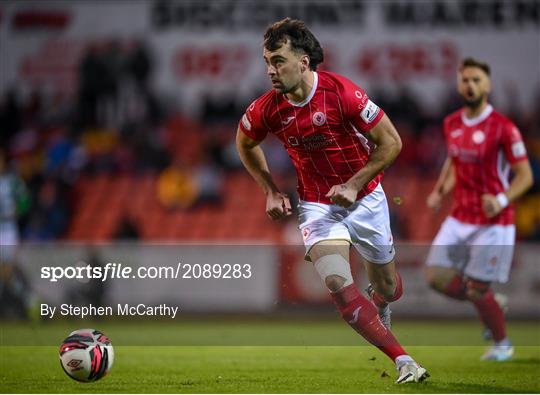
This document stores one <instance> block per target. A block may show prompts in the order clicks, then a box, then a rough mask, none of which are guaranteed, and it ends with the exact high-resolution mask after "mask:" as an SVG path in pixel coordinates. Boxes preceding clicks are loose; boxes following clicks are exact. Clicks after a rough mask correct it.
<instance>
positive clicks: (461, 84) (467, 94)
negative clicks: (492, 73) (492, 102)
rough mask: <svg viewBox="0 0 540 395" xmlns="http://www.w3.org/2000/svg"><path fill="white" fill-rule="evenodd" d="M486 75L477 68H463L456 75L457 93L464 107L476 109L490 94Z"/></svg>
mask: <svg viewBox="0 0 540 395" xmlns="http://www.w3.org/2000/svg"><path fill="white" fill-rule="evenodd" d="M490 89H491V86H490V81H489V77H488V75H487V74H486V73H485V72H484V71H483V70H482V69H480V68H478V67H465V68H464V69H463V70H462V71H460V72H459V73H458V92H459V94H460V96H461V97H462V99H463V100H464V101H465V105H467V106H469V107H478V106H479V105H480V104H481V103H482V102H483V101H484V100H487V96H488V94H489V92H490Z"/></svg>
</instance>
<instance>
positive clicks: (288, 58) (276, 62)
mask: <svg viewBox="0 0 540 395" xmlns="http://www.w3.org/2000/svg"><path fill="white" fill-rule="evenodd" d="M263 57H264V61H265V63H266V67H267V74H268V76H269V77H270V80H271V81H272V86H273V87H274V89H276V90H277V91H278V92H280V93H289V92H292V91H294V90H295V89H296V88H297V87H298V86H299V85H300V83H301V81H302V72H303V71H304V70H305V68H306V59H307V55H303V54H299V53H296V52H294V51H293V50H292V49H291V47H290V43H289V42H287V43H286V44H284V45H282V46H281V47H280V48H278V49H277V50H275V51H269V50H267V49H266V48H265V49H264V52H263ZM308 63H309V62H308Z"/></svg>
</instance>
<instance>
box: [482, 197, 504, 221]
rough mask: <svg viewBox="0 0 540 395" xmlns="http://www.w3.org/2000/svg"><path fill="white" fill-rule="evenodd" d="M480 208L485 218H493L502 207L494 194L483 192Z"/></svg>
mask: <svg viewBox="0 0 540 395" xmlns="http://www.w3.org/2000/svg"><path fill="white" fill-rule="evenodd" d="M482 209H483V210H484V214H485V215H486V217H487V218H493V217H495V216H496V215H498V214H499V213H500V212H501V211H502V209H503V208H502V207H501V204H500V203H499V201H498V200H497V197H496V196H495V195H491V194H489V193H485V194H483V195H482Z"/></svg>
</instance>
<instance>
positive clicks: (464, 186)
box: [444, 105, 527, 225]
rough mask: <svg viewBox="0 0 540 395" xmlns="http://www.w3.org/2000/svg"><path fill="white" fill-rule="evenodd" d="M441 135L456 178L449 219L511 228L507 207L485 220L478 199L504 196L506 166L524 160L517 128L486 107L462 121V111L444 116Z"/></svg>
mask: <svg viewBox="0 0 540 395" xmlns="http://www.w3.org/2000/svg"><path fill="white" fill-rule="evenodd" d="M444 135H445V139H446V145H447V148H448V155H449V156H450V157H451V158H452V162H453V163H454V168H455V175H456V186H455V188H454V201H453V206H452V211H451V215H452V216H453V217H454V218H456V219H458V220H460V221H462V222H465V223H469V224H477V225H482V224H500V225H509V224H513V223H514V210H513V208H512V206H511V205H509V206H508V207H506V208H505V209H504V210H503V211H502V212H501V213H500V214H499V215H497V216H496V217H494V218H491V219H488V218H487V217H486V216H485V214H484V211H483V210H482V195H483V194H485V193H490V194H492V195H497V194H498V193H500V192H504V191H505V190H506V189H507V188H508V185H509V181H508V177H509V173H510V165H511V164H514V163H516V162H518V161H520V160H524V159H527V152H526V150H525V145H524V144H523V139H522V137H521V134H520V132H519V130H518V128H517V127H516V126H515V125H514V124H513V123H512V122H511V121H510V120H509V119H508V118H506V117H504V116H503V115H501V114H499V113H498V112H497V111H495V110H494V109H493V107H492V106H491V105H488V106H487V107H486V109H485V110H484V111H483V112H482V113H481V114H480V115H479V116H477V117H476V118H473V119H468V118H466V116H465V112H464V110H463V109H461V110H459V111H456V112H455V113H453V114H451V115H449V116H447V117H446V118H445V119H444Z"/></svg>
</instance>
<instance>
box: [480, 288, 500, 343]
mask: <svg viewBox="0 0 540 395" xmlns="http://www.w3.org/2000/svg"><path fill="white" fill-rule="evenodd" d="M472 302H473V303H474V306H475V307H476V310H477V311H478V314H479V315H480V319H481V320H482V322H483V323H484V325H485V326H486V327H487V328H489V329H490V330H491V333H492V334H493V340H495V341H496V342H499V341H501V340H504V339H505V338H506V328H505V323H504V313H503V311H502V309H501V307H500V306H499V304H498V303H497V301H496V300H495V298H494V295H493V291H492V290H491V289H490V290H488V291H487V292H486V293H484V294H483V295H482V297H481V298H480V299H476V300H473V301H472Z"/></svg>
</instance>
